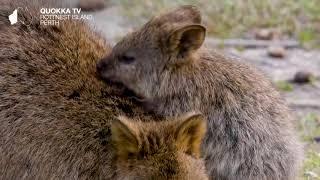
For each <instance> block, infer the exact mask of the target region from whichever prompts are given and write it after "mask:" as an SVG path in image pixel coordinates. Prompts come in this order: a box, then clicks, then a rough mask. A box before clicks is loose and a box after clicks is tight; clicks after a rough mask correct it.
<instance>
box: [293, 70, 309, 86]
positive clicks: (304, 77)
mask: <svg viewBox="0 0 320 180" xmlns="http://www.w3.org/2000/svg"><path fill="white" fill-rule="evenodd" d="M312 78H313V74H312V73H311V72H308V71H298V72H297V73H296V74H295V75H294V78H293V82H295V83H300V84H303V83H309V82H311V81H312Z"/></svg>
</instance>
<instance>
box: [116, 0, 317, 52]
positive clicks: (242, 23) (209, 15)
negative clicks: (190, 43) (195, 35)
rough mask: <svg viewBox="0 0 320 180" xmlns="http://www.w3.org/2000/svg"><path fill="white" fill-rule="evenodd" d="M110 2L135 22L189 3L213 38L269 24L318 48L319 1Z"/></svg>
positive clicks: (166, 0) (195, 0)
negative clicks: (197, 10)
mask: <svg viewBox="0 0 320 180" xmlns="http://www.w3.org/2000/svg"><path fill="white" fill-rule="evenodd" d="M114 3H117V4H119V5H120V6H121V7H122V8H123V11H122V13H123V14H124V15H126V16H128V17H130V18H131V20H132V21H134V22H135V23H136V24H138V25H140V24H142V23H143V22H145V21H146V19H147V18H149V17H150V16H151V15H154V14H157V13H159V12H163V11H165V10H167V9H168V8H171V7H175V6H178V5H183V4H193V5H196V6H198V7H199V8H200V9H201V11H202V13H203V21H204V23H205V24H206V26H207V27H208V33H209V34H211V35H213V36H215V37H218V38H234V37H243V36H246V35H247V33H248V32H250V31H252V30H254V29H255V28H269V27H272V28H275V29H277V30H279V31H280V32H281V33H283V34H285V35H286V36H288V37H293V38H296V39H298V40H300V42H301V43H303V44H308V45H309V46H312V47H320V42H319V41H320V40H319V39H320V0H175V1H172V0H157V1H155V0H118V1H114Z"/></svg>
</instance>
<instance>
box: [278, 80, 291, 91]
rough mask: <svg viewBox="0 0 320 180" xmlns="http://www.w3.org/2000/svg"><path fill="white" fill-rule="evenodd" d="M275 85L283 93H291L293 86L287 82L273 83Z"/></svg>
mask: <svg viewBox="0 0 320 180" xmlns="http://www.w3.org/2000/svg"><path fill="white" fill-rule="evenodd" d="M275 85H276V87H277V88H278V89H279V90H281V91H285V92H291V91H293V85H292V84H290V83H289V82H287V81H277V82H275Z"/></svg>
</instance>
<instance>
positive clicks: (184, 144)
mask: <svg viewBox="0 0 320 180" xmlns="http://www.w3.org/2000/svg"><path fill="white" fill-rule="evenodd" d="M205 133H206V121H205V120H204V117H203V116H202V115H201V114H199V113H189V114H187V115H185V116H184V117H182V119H181V120H180V124H179V125H178V128H177V131H176V134H175V135H176V143H177V147H178V149H181V150H183V151H184V152H185V153H187V154H190V155H194V156H196V157H200V155H201V143H202V139H203V138H204V136H205Z"/></svg>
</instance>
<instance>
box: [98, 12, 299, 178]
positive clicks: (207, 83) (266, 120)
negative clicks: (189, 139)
mask: <svg viewBox="0 0 320 180" xmlns="http://www.w3.org/2000/svg"><path fill="white" fill-rule="evenodd" d="M217 23H219V22H217ZM204 39H205V27H204V26H202V25H201V15H200V13H199V10H197V8H196V7H193V6H182V7H179V8H177V9H174V10H172V11H169V12H167V13H164V14H162V15H160V16H157V17H154V18H152V19H151V20H150V21H149V22H147V23H146V24H145V25H144V26H143V27H142V28H141V29H140V30H137V31H135V32H133V33H131V34H129V35H127V36H125V37H124V38H123V39H122V40H121V41H120V42H119V43H118V44H116V46H115V47H114V48H113V50H112V52H111V53H110V54H109V55H108V56H107V57H105V58H104V59H102V60H101V61H100V63H99V64H98V65H97V69H98V70H99V72H100V74H101V76H102V77H104V78H105V79H108V80H111V81H116V82H120V83H122V84H124V85H125V86H126V87H128V88H129V89H131V90H132V91H134V93H135V94H136V95H137V96H139V97H140V98H141V101H142V102H143V103H144V105H145V107H146V108H147V109H149V110H151V111H153V112H156V113H157V114H159V115H164V116H175V115H177V114H180V113H184V112H188V111H190V110H198V111H200V112H202V113H203V114H205V115H206V116H207V118H208V130H207V134H206V138H205V142H204V143H203V153H204V157H205V160H206V168H207V170H208V173H209V175H210V176H211V177H215V178H217V179H234V180H253V179H255V180H267V179H268V180H271V179H272V180H280V179H281V180H292V179H295V178H296V176H297V172H298V167H299V164H300V162H301V159H302V148H301V144H300V143H299V141H298V140H297V138H296V134H295V133H294V131H293V127H292V122H291V118H290V115H289V113H288V110H287V107H286V105H285V103H284V102H283V100H282V99H281V98H280V96H279V93H278V92H277V91H276V90H275V89H274V88H273V87H272V85H271V83H270V82H269V81H268V80H267V79H266V78H265V77H264V76H263V75H262V74H261V73H260V72H258V71H257V70H255V69H254V68H253V67H251V66H249V65H246V64H244V63H241V62H239V61H237V60H235V59H233V58H231V57H228V56H226V55H223V54H221V53H219V52H216V51H209V50H207V49H205V48H201V46H202V43H203V41H204Z"/></svg>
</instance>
